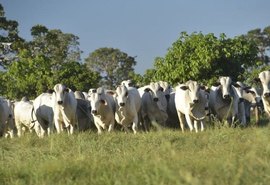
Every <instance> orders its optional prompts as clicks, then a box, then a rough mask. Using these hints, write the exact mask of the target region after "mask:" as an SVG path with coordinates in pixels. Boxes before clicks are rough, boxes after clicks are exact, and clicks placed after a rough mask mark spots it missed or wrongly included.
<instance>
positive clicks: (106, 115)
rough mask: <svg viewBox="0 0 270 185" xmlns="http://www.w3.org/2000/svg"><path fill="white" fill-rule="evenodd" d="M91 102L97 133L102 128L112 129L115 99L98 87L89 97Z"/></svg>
mask: <svg viewBox="0 0 270 185" xmlns="http://www.w3.org/2000/svg"><path fill="white" fill-rule="evenodd" d="M89 100H90V104H91V113H92V115H93V117H94V123H95V125H96V127H97V129H98V134H101V133H102V129H107V128H108V131H109V132H110V131H112V130H113V129H114V124H115V101H114V99H113V97H112V96H111V95H109V94H107V93H105V90H104V89H103V88H102V87H100V88H98V89H97V90H96V91H93V92H92V93H91V95H90V97H89Z"/></svg>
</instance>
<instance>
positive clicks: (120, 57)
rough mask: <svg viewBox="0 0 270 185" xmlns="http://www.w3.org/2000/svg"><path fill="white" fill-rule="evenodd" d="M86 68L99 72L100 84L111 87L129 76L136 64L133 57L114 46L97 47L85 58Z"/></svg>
mask: <svg viewBox="0 0 270 185" xmlns="http://www.w3.org/2000/svg"><path fill="white" fill-rule="evenodd" d="M85 63H86V64H87V66H88V68H89V69H91V70H93V71H96V72H98V73H100V74H101V76H102V77H103V80H102V81H101V84H100V85H105V86H108V88H113V87H115V86H116V85H118V84H120V83H121V81H123V80H126V79H128V78H129V77H131V75H132V73H131V72H133V71H134V69H133V66H134V65H136V61H135V58H134V57H131V56H128V54H126V53H124V52H122V51H120V50H119V49H114V48H99V49H97V50H95V51H94V52H92V53H90V54H89V56H88V57H87V58H86V59H85Z"/></svg>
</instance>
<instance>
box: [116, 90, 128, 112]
mask: <svg viewBox="0 0 270 185" xmlns="http://www.w3.org/2000/svg"><path fill="white" fill-rule="evenodd" d="M127 99H128V89H127V87H126V86H125V85H120V86H118V87H117V88H116V100H117V103H118V106H120V107H124V106H125V105H126V102H127Z"/></svg>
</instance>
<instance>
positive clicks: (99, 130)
mask: <svg viewBox="0 0 270 185" xmlns="http://www.w3.org/2000/svg"><path fill="white" fill-rule="evenodd" d="M98 121H99V120H96V119H95V118H94V123H95V126H96V128H97V130H98V134H101V133H102V129H101V126H100V125H99V123H98Z"/></svg>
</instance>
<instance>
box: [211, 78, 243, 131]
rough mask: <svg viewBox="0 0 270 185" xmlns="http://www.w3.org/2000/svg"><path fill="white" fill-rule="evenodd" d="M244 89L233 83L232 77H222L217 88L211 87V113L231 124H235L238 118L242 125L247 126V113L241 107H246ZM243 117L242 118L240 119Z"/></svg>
mask: <svg viewBox="0 0 270 185" xmlns="http://www.w3.org/2000/svg"><path fill="white" fill-rule="evenodd" d="M243 100H244V99H243V89H242V88H241V86H240V85H238V84H237V83H234V82H232V79H231V78H230V77H225V76H222V77H220V78H219V82H218V84H217V86H216V87H211V89H210V95H209V108H210V112H211V113H212V114H214V115H216V116H217V118H218V119H219V120H220V121H221V120H226V121H227V122H228V123H229V124H232V125H233V124H234V121H235V120H236V119H237V118H238V119H239V120H241V124H242V125H244V126H245V125H246V117H245V113H240V114H239V110H242V111H244V109H242V108H240V109H239V107H240V106H244V102H243ZM240 115H241V117H239V116H240Z"/></svg>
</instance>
